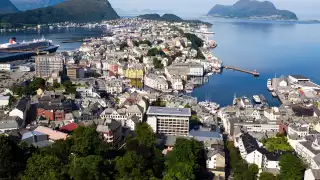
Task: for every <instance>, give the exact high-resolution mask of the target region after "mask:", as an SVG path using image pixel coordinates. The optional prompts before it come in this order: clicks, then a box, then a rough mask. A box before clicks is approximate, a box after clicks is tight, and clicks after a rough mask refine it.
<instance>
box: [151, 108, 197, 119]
mask: <svg viewBox="0 0 320 180" xmlns="http://www.w3.org/2000/svg"><path fill="white" fill-rule="evenodd" d="M147 115H164V116H187V117H190V116H191V109H190V108H168V107H157V106H150V107H149V109H148V111H147Z"/></svg>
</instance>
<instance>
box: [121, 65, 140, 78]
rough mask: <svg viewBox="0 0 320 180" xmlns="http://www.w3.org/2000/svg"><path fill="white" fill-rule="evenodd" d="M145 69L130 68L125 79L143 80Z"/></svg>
mask: <svg viewBox="0 0 320 180" xmlns="http://www.w3.org/2000/svg"><path fill="white" fill-rule="evenodd" d="M143 76H144V71H143V67H130V68H128V69H126V71H125V77H126V78H128V79H143Z"/></svg>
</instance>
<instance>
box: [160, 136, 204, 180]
mask: <svg viewBox="0 0 320 180" xmlns="http://www.w3.org/2000/svg"><path fill="white" fill-rule="evenodd" d="M202 146H203V145H202V144H201V143H200V142H198V141H196V140H194V139H191V140H189V139H184V138H178V139H177V140H176V144H175V147H174V149H173V150H172V151H171V152H169V153H168V154H167V157H166V161H165V165H166V167H167V169H168V171H167V172H172V171H175V169H176V168H177V167H176V165H177V164H179V163H184V164H188V166H191V167H192V174H194V176H197V173H198V172H199V168H200V166H199V159H200V156H201V150H202V149H203V147H202ZM182 167H184V169H188V168H186V167H185V166H183V165H180V166H179V168H182ZM190 177H191V176H190Z"/></svg>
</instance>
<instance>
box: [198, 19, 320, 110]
mask: <svg viewBox="0 0 320 180" xmlns="http://www.w3.org/2000/svg"><path fill="white" fill-rule="evenodd" d="M209 22H211V23H212V24H213V26H212V28H211V30H212V31H214V32H215V33H216V34H215V35H214V36H213V37H211V39H214V40H216V42H217V43H218V47H217V48H216V49H214V50H213V51H212V52H213V54H215V55H216V56H217V57H218V58H220V59H221V60H222V61H223V63H224V65H229V66H236V67H239V68H243V69H247V70H251V71H253V70H255V69H256V70H257V71H258V72H259V73H260V74H261V76H260V77H259V78H254V77H253V76H251V75H249V74H244V73H241V72H234V71H231V70H224V71H223V73H222V74H221V75H213V76H211V77H210V78H209V82H208V83H206V84H204V85H203V86H201V87H200V88H197V89H195V91H194V92H193V93H192V95H193V96H195V97H197V98H198V101H204V100H211V101H215V102H217V103H219V104H220V105H222V106H226V105H229V104H231V103H232V100H233V97H234V94H236V96H238V97H239V96H247V97H252V95H254V94H263V95H264V96H265V97H266V98H267V100H268V101H269V104H271V105H274V106H277V105H279V101H278V100H277V99H274V98H272V96H271V94H270V93H269V92H268V91H267V79H268V78H273V77H275V76H276V77H279V76H280V75H285V76H287V75H289V74H301V75H305V76H307V77H309V78H311V79H312V80H313V81H314V82H316V83H320V71H319V67H320V35H319V32H320V24H312V23H297V22H278V21H245V20H226V19H214V20H210V21H209Z"/></svg>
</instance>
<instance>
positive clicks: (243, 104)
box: [240, 97, 253, 108]
mask: <svg viewBox="0 0 320 180" xmlns="http://www.w3.org/2000/svg"><path fill="white" fill-rule="evenodd" d="M240 106H241V107H242V108H253V105H252V103H251V101H250V99H249V98H247V97H243V98H241V99H240Z"/></svg>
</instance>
